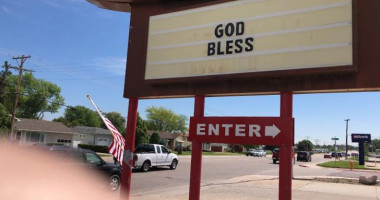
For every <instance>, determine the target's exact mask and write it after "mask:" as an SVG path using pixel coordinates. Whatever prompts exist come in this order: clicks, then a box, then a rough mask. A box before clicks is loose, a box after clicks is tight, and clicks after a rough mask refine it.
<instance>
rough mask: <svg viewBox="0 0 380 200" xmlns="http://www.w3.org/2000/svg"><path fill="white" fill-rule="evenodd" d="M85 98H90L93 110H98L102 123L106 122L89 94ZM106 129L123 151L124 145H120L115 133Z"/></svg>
mask: <svg viewBox="0 0 380 200" xmlns="http://www.w3.org/2000/svg"><path fill="white" fill-rule="evenodd" d="M87 98H88V100H90V102H91V104H92V105H93V106H94V107H95V110H96V111H97V112H98V114H99V115H100V116H101V117H100V118H101V119H102V121H103V122H104V123H107V122H106V121H105V120H104V117H102V116H103V114H102V112H100V110H99V108H98V107H97V106H96V105H95V102H94V101H93V100H92V98H91V96H90V95H87ZM108 131H109V132H110V133H111V135H112V136H113V138H115V140H116V142H117V144H118V145H119V147H120V148H121V149H122V150H123V151H124V146H123V145H121V143H120V141H119V139H118V137H116V135H115V134H114V133H113V132H112V131H111V130H109V129H108ZM118 132H119V131H118Z"/></svg>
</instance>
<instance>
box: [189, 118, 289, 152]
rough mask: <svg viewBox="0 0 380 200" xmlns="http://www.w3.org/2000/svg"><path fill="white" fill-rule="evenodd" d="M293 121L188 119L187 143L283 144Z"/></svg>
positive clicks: (269, 119)
mask: <svg viewBox="0 0 380 200" xmlns="http://www.w3.org/2000/svg"><path fill="white" fill-rule="evenodd" d="M293 130H294V118H286V117H191V118H190V130H189V138H188V139H189V141H197V142H210V143H229V144H257V145H270V146H276V145H282V144H287V143H288V141H291V139H289V138H291V137H292V135H293Z"/></svg>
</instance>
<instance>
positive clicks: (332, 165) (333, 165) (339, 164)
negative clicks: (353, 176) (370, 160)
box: [317, 160, 376, 170]
mask: <svg viewBox="0 0 380 200" xmlns="http://www.w3.org/2000/svg"><path fill="white" fill-rule="evenodd" d="M317 165H318V166H320V167H328V168H343V169H350V162H349V161H344V160H341V161H336V162H335V161H329V162H325V163H319V164H317ZM353 168H354V169H366V170H376V169H372V168H367V167H365V166H364V165H359V162H355V161H354V167H353Z"/></svg>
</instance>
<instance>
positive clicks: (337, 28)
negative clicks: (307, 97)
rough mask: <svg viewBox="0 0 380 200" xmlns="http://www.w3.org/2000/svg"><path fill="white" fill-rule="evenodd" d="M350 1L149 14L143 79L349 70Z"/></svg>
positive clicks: (250, 3)
mask: <svg viewBox="0 0 380 200" xmlns="http://www.w3.org/2000/svg"><path fill="white" fill-rule="evenodd" d="M352 40H353V39H352V0H241V1H233V2H228V3H223V4H218V5H213V6H207V7H202V8H197V9H190V10H186V11H180V12H174V13H169V14H163V15H157V16H152V17H150V23H149V36H148V51H147V60H146V70H145V79H167V78H181V77H195V76H208V75H222V74H236V73H248V72H263V71H278V70H295V69H307V68H320V67H333V66H350V65H353V48H352Z"/></svg>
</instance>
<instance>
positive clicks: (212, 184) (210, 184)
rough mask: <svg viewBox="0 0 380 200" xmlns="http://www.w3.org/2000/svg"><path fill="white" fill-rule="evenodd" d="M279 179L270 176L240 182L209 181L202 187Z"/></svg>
mask: <svg viewBox="0 0 380 200" xmlns="http://www.w3.org/2000/svg"><path fill="white" fill-rule="evenodd" d="M276 179H278V178H277V177H275V178H268V179H258V180H241V181H238V182H232V183H230V182H226V183H209V184H203V185H202V186H201V187H207V186H220V185H234V184H240V183H249V182H257V181H271V180H276Z"/></svg>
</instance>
